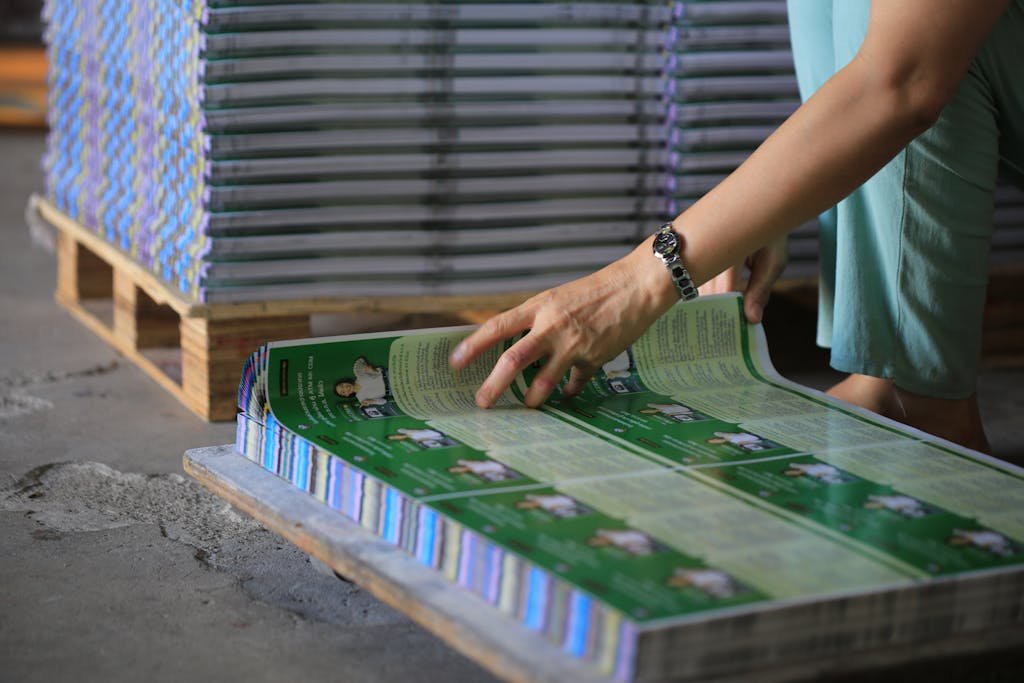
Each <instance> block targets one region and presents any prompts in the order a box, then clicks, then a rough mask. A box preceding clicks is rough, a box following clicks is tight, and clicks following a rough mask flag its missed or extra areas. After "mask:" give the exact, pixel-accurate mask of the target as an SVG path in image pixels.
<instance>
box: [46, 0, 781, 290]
mask: <svg viewBox="0 0 1024 683" xmlns="http://www.w3.org/2000/svg"><path fill="white" fill-rule="evenodd" d="M784 9H785V8H784V3H783V2H781V0H775V1H772V2H692V3H691V2H671V3H665V2H653V1H645V2H589V3H588V2H528V3H496V2H444V3H437V2H427V3H420V2H377V3H366V2H362V3H360V2H342V1H339V2H306V3H301V2H266V1H262V0H261V1H259V2H257V1H255V0H249V1H244V0H143V1H141V2H128V1H127V0H120V1H119V0H104V1H102V2H101V1H100V0H89V1H86V2H77V3H63V2H56V1H51V2H48V3H47V5H46V19H47V27H48V28H47V37H48V42H49V45H50V54H51V63H52V73H51V98H52V101H53V103H54V106H53V107H52V109H51V114H50V117H51V120H50V124H51V134H50V140H49V152H48V154H47V160H46V170H47V179H48V186H49V189H48V193H49V196H50V197H51V199H53V201H54V202H55V203H56V205H57V207H58V208H60V209H61V210H63V211H65V212H66V213H68V214H69V215H71V216H72V217H73V218H75V219H76V220H78V221H79V222H80V223H82V224H84V225H85V226H86V227H88V228H89V229H92V230H95V231H97V232H99V233H100V234H102V235H103V236H104V237H106V239H108V240H109V241H110V242H112V243H114V244H116V245H118V246H119V247H121V248H122V249H124V250H125V251H127V252H129V253H130V254H131V255H132V256H133V257H134V258H136V259H137V260H138V261H139V262H141V263H142V264H143V265H145V266H147V267H149V268H151V269H152V270H154V271H155V272H156V273H157V274H159V275H160V276H161V277H163V278H164V279H165V280H167V281H169V282H171V283H173V284H174V285H176V286H177V287H178V288H179V289H181V290H182V291H183V292H184V293H186V294H188V295H189V296H190V297H193V298H195V299H196V300H201V301H209V302H227V301H241V300H253V299H280V298H301V297H309V296H333V295H384V296H386V295H391V294H396V295H398V294H401V295H408V294H419V293H486V292H499V291H523V290H532V289H538V288H542V287H546V286H549V285H552V284H555V283H557V282H560V281H563V280H566V279H569V278H572V277H574V276H578V275H581V274H584V273H586V272H590V271H592V270H593V269H595V268H597V267H599V266H601V265H604V264H605V263H608V262H609V261H611V260H613V259H614V258H616V257H618V256H619V255H621V254H623V253H625V252H626V251H627V250H628V249H629V248H630V247H631V246H632V245H634V244H635V243H636V242H637V241H638V240H639V239H641V238H642V237H644V236H645V235H647V234H649V233H650V232H652V231H653V230H654V229H655V228H656V227H657V225H659V224H660V222H662V221H664V220H665V219H666V217H667V216H670V215H672V214H673V213H674V212H675V211H677V210H678V209H679V208H681V207H682V206H683V205H685V204H686V203H687V202H689V201H692V200H693V199H694V198H696V197H698V196H700V195H701V194H702V193H703V192H705V191H706V190H707V189H708V188H710V187H711V186H712V185H713V184H714V183H716V182H717V181H718V180H719V179H720V178H721V177H723V176H724V175H725V174H726V173H728V172H729V171H730V170H731V169H732V168H734V167H735V166H736V165H737V164H738V163H740V162H741V161H742V159H743V158H745V156H746V155H747V154H748V153H749V152H750V150H751V149H753V148H754V147H755V146H756V145H757V143H758V142H760V140H762V139H763V138H764V136H765V135H766V134H767V133H768V132H769V131H770V130H771V129H772V127H773V126H775V125H776V124H777V123H778V122H779V121H780V120H781V119H782V118H783V117H784V116H786V115H787V114H788V113H789V112H790V111H792V109H793V108H794V107H795V103H796V88H795V83H794V79H793V76H792V67H791V64H790V61H791V60H790V56H789V52H788V37H787V30H786V26H785V12H784Z"/></svg>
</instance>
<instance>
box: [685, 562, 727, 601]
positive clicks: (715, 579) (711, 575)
mask: <svg viewBox="0 0 1024 683" xmlns="http://www.w3.org/2000/svg"><path fill="white" fill-rule="evenodd" d="M668 585H670V586H675V587H676V588H688V587H691V586H692V587H693V588H697V589H698V590H701V591H703V592H704V593H707V594H708V595H710V596H711V597H713V598H718V599H720V600H721V599H725V598H731V597H733V596H735V595H737V594H738V593H741V592H742V591H743V588H742V587H741V586H740V585H739V584H738V583H737V582H736V581H735V580H733V578H732V577H731V576H729V575H728V574H726V573H725V572H723V571H722V570H721V569H687V568H685V567H676V570H675V571H674V572H673V573H672V576H671V577H670V578H669V580H668Z"/></svg>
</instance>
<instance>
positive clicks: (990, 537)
mask: <svg viewBox="0 0 1024 683" xmlns="http://www.w3.org/2000/svg"><path fill="white" fill-rule="evenodd" d="M949 544H950V545H956V546H965V545H969V546H973V547H975V548H979V549H981V550H987V551H988V552H990V553H992V554H993V555H998V556H999V557H1010V556H1011V555H1016V554H1017V553H1019V552H1020V551H1021V548H1020V547H1018V546H1017V544H1016V543H1014V542H1013V541H1011V540H1010V539H1008V538H1007V537H1006V536H1003V535H1002V534H1001V533H999V532H997V531H992V530H991V529H953V535H952V536H950V537H949Z"/></svg>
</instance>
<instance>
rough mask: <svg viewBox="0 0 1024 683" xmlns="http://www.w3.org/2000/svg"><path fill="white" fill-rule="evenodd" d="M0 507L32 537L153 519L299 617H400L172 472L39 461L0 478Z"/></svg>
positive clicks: (386, 620) (250, 589)
mask: <svg viewBox="0 0 1024 683" xmlns="http://www.w3.org/2000/svg"><path fill="white" fill-rule="evenodd" d="M0 510H6V511H11V512H22V513H24V514H25V515H26V516H27V517H29V518H30V519H33V520H34V521H36V522H38V523H39V524H40V525H41V527H40V529H39V530H37V531H36V532H35V533H33V538H34V539H35V540H38V541H55V540H59V539H60V538H61V537H63V536H64V535H66V534H76V533H90V532H96V531H107V530H111V529H118V528H120V527H129V526H134V525H140V524H142V525H154V526H156V527H157V528H158V529H159V531H160V534H161V535H162V536H163V537H164V538H166V539H167V540H168V541H169V542H173V543H181V544H184V545H186V546H189V547H191V548H192V549H193V557H194V559H195V561H196V562H197V563H199V564H200V565H201V566H202V567H204V568H205V569H207V570H209V571H216V572H221V573H224V574H226V575H229V576H230V577H232V578H233V579H234V581H235V583H236V584H237V585H238V587H239V588H240V589H241V590H243V591H244V592H245V593H246V594H248V595H249V596H250V597H251V598H253V599H255V600H259V601H260V602H263V603H266V604H269V605H273V606H276V607H279V608H281V609H285V610H288V611H289V612H291V613H293V614H295V615H296V616H298V617H299V618H302V619H308V620H312V621H321V622H327V623H333V624H339V625H346V626H352V625H367V626H370V625H373V626H376V625H385V624H391V623H397V622H400V621H403V620H404V617H402V616H401V615H399V614H398V613H397V612H394V611H393V610H391V609H390V608H388V607H387V606H386V605H384V604H383V603H380V602H379V601H377V600H376V599H375V598H374V597H373V596H371V595H369V594H368V593H366V592H365V591H363V590H362V589H360V588H359V587H358V586H355V585H353V584H350V583H347V582H344V581H339V580H338V579H337V578H336V577H335V576H333V575H332V574H330V573H329V572H324V571H322V568H319V567H318V566H317V565H316V564H315V563H311V561H310V558H309V557H307V556H306V555H305V554H304V553H302V552H301V551H299V550H298V549H296V548H294V547H293V546H291V545H290V544H288V543H287V542H286V541H284V540H282V539H281V538H280V537H278V536H276V535H275V534H272V533H271V532H269V531H267V530H266V529H264V528H263V527H262V526H260V525H259V524H258V523H257V522H255V521H254V520H252V519H251V518H249V517H247V516H244V515H241V514H239V513H238V512H237V511H235V510H234V509H233V508H232V507H231V506H230V505H228V504H227V503H226V502H224V501H223V500H221V499H219V498H217V497H216V496H214V495H213V494H212V493H210V492H208V491H207V490H206V489H204V488H202V487H201V486H200V485H199V484H197V483H196V482H194V481H192V480H191V479H188V478H186V477H184V476H182V475H180V474H175V473H170V474H155V475H151V474H137V473H125V472H119V471H117V470H115V469H113V468H111V467H108V466H107V465H104V464H102V463H97V462H63V463H54V464H48V465H42V466H40V467H36V468H34V469H32V470H30V471H28V472H26V473H25V474H24V475H22V476H21V477H11V478H9V479H8V481H6V482H4V481H0Z"/></svg>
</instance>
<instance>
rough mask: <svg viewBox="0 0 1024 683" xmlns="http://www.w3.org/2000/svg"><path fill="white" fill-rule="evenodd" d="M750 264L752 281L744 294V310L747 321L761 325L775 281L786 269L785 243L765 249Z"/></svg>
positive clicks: (750, 280)
mask: <svg viewBox="0 0 1024 683" xmlns="http://www.w3.org/2000/svg"><path fill="white" fill-rule="evenodd" d="M751 261H752V262H751V264H750V279H749V281H748V282H747V291H746V293H745V294H744V303H743V310H744V312H745V313H746V315H747V320H748V321H750V322H751V323H759V322H761V319H762V318H763V317H764V307H765V306H767V305H768V299H769V298H771V295H772V287H773V286H774V285H775V281H776V280H778V279H779V276H780V275H782V271H783V270H785V268H786V252H785V243H783V244H782V245H781V248H779V247H778V246H777V245H772V246H768V247H765V248H764V249H762V250H760V251H759V252H757V253H756V254H755V255H754V258H753V259H752V260H751Z"/></svg>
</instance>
